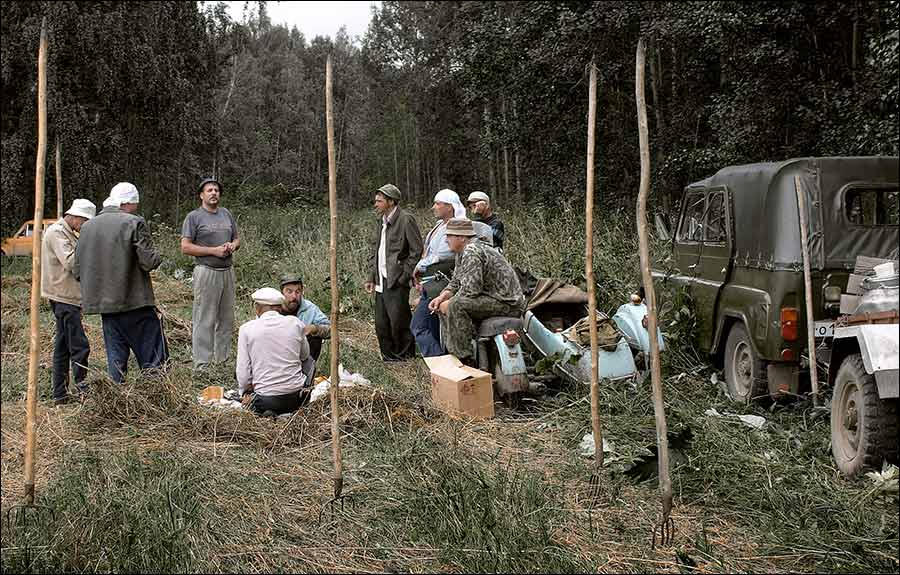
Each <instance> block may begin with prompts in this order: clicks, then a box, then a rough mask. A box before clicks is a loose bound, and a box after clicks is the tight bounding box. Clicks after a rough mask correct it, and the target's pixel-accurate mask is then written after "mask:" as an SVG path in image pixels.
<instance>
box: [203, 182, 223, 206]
mask: <svg viewBox="0 0 900 575" xmlns="http://www.w3.org/2000/svg"><path fill="white" fill-rule="evenodd" d="M219 195H220V194H219V185H218V184H216V183H214V182H209V183H208V184H204V186H203V189H202V190H201V191H200V201H201V202H203V205H204V206H205V207H208V208H217V207H219Z"/></svg>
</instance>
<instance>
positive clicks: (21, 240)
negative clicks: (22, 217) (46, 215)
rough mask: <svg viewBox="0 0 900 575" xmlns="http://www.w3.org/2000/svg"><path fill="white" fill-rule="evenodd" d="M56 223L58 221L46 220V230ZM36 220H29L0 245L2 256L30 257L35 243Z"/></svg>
mask: <svg viewBox="0 0 900 575" xmlns="http://www.w3.org/2000/svg"><path fill="white" fill-rule="evenodd" d="M54 222H56V219H45V220H44V230H46V229H47V228H48V227H50V225H51V224H53V223H54ZM33 236H34V220H28V221H27V222H25V223H24V224H22V227H20V228H19V231H17V232H16V233H15V234H14V235H13V236H12V237H9V238H6V239H4V240H3V243H2V245H0V254H2V255H4V256H30V255H31V246H32V243H33V242H34V237H33Z"/></svg>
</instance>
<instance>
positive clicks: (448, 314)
mask: <svg viewBox="0 0 900 575" xmlns="http://www.w3.org/2000/svg"><path fill="white" fill-rule="evenodd" d="M475 237H476V235H475V229H474V227H473V226H472V222H471V220H466V219H456V218H454V219H452V220H450V221H449V222H447V243H448V244H449V245H450V250H451V251H453V252H454V253H456V254H458V256H457V261H456V269H454V270H453V277H452V278H451V280H450V283H449V284H448V285H447V287H446V288H445V289H444V291H442V292H441V294H440V295H439V296H437V297H436V298H434V299H433V300H431V302H430V303H429V304H428V309H429V310H430V311H431V312H432V313H434V312H440V314H441V333H442V334H443V336H444V342H445V344H446V346H447V351H449V352H450V353H452V354H453V355H455V356H456V357H458V358H459V359H460V360H461V361H465V360H470V359H471V358H472V357H473V347H472V342H473V341H474V340H475V335H476V332H475V328H476V325H475V324H476V322H480V321H481V320H483V319H486V318H489V317H495V316H501V317H506V316H508V317H521V315H522V313H523V312H524V311H525V296H524V295H522V288H521V287H520V285H519V278H518V276H517V275H516V272H515V271H514V270H513V268H512V266H511V265H510V264H509V262H508V261H506V258H504V257H503V256H502V255H500V252H498V251H497V250H496V249H494V248H492V247H490V246H488V245H486V244H485V243H484V242H480V241H474V238H475Z"/></svg>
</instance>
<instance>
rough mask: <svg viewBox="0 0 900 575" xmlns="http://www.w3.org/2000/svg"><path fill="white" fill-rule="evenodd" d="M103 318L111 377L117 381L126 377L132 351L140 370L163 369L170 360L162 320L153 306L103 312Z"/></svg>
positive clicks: (120, 381)
mask: <svg viewBox="0 0 900 575" xmlns="http://www.w3.org/2000/svg"><path fill="white" fill-rule="evenodd" d="M100 317H101V318H103V343H104V344H106V360H107V362H108V363H109V377H111V378H112V380H113V381H115V382H116V383H122V382H123V381H124V380H125V374H126V373H127V372H128V356H129V352H130V351H133V352H134V356H135V357H136V358H137V362H138V365H139V366H140V367H141V369H158V368H162V367H163V365H164V364H165V363H166V361H167V360H168V359H169V350H168V349H167V347H166V340H165V338H164V337H163V331H162V320H161V319H160V318H159V317H157V315H156V308H154V307H153V306H147V307H141V308H138V309H133V310H130V311H123V312H120V313H104V314H100Z"/></svg>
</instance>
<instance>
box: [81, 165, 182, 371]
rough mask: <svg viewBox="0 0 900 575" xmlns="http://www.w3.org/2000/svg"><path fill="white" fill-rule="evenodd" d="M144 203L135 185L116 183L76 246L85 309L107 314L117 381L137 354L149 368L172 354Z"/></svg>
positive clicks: (107, 336) (110, 357)
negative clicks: (155, 286)
mask: <svg viewBox="0 0 900 575" xmlns="http://www.w3.org/2000/svg"><path fill="white" fill-rule="evenodd" d="M139 202H140V196H139V194H138V189H137V188H136V187H135V186H134V184H130V183H128V182H121V183H118V184H116V185H115V186H113V188H112V190H111V191H110V193H109V198H107V199H106V200H105V201H104V202H103V211H101V212H100V213H99V214H97V216H96V217H94V218H93V219H91V220H90V221H88V222H85V223H84V225H83V226H82V227H81V236H80V237H79V239H78V245H77V247H76V249H75V265H74V268H73V275H74V276H75V278H76V279H78V280H79V281H80V282H81V305H82V309H83V310H84V313H85V314H95V313H99V314H100V317H101V318H102V321H103V342H104V344H105V345H106V359H107V362H108V364H109V367H108V369H109V375H110V377H111V378H112V379H113V381H115V382H116V383H122V381H124V379H125V373H126V371H127V369H128V356H129V355H130V353H131V352H134V355H135V357H136V358H137V361H138V365H139V366H140V367H141V369H144V370H147V369H158V368H162V367H163V366H164V365H165V362H166V361H167V360H168V357H169V353H168V350H167V348H166V342H165V338H164V337H163V331H162V322H161V319H160V316H159V315H158V313H157V310H156V301H155V299H154V296H153V283H152V282H151V281H150V271H152V270H154V269H156V268H157V267H159V264H161V263H162V256H161V255H160V253H159V251H157V249H156V248H155V247H154V246H153V239H152V238H151V236H150V230H149V229H148V228H147V222H145V221H144V218H142V217H141V216H138V215H137V214H136V213H135V212H137V209H138V203H139Z"/></svg>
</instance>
